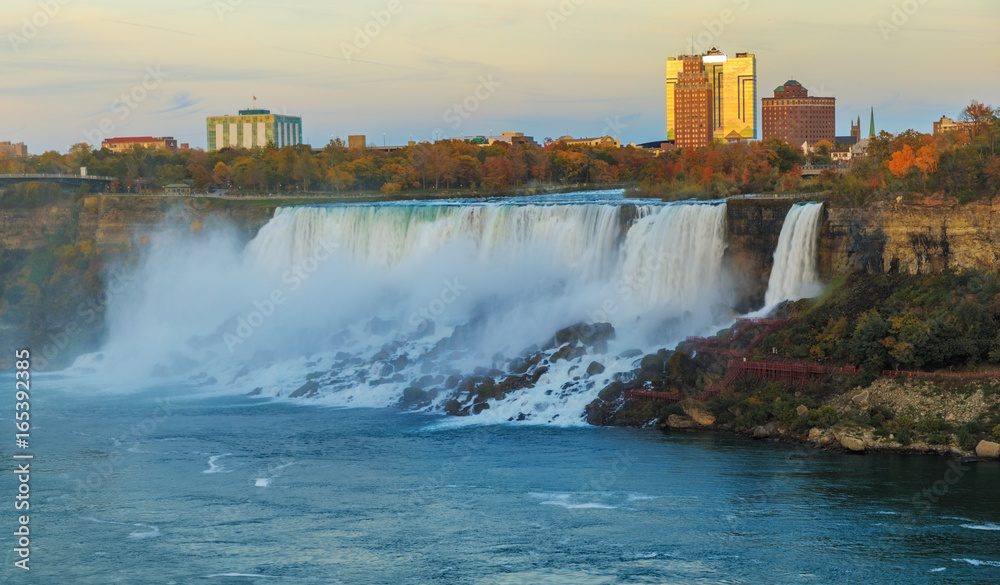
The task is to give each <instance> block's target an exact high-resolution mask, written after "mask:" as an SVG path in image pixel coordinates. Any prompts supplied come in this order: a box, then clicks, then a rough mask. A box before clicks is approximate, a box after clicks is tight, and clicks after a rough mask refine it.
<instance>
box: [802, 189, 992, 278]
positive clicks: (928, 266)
mask: <svg viewBox="0 0 1000 585" xmlns="http://www.w3.org/2000/svg"><path fill="white" fill-rule="evenodd" d="M998 212H1000V204H998V203H992V202H989V201H983V202H975V203H968V204H965V205H959V204H958V202H957V201H955V200H953V199H950V200H949V199H932V198H928V199H924V200H922V201H918V202H912V203H903V202H894V203H877V204H872V205H868V206H866V207H864V208H862V209H838V208H834V209H827V210H825V217H824V221H823V228H822V233H821V235H820V238H821V243H820V258H819V267H820V275H821V277H822V278H823V279H824V280H830V279H832V278H834V277H835V276H836V275H837V274H840V273H842V272H844V271H847V270H851V271H860V272H905V273H911V274H926V273H933V272H941V271H943V270H946V269H959V270H960V269H963V268H987V267H991V266H993V265H994V264H996V263H997V262H998V261H1000V230H998V228H997V226H998V222H997V219H998Z"/></svg>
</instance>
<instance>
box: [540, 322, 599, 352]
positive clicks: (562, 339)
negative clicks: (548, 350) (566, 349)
mask: <svg viewBox="0 0 1000 585" xmlns="http://www.w3.org/2000/svg"><path fill="white" fill-rule="evenodd" d="M614 338H615V328H614V327H612V326H611V323H583V322H581V323H577V324H576V325H572V326H570V327H566V328H565V329H560V330H559V331H557V332H556V336H555V338H554V339H553V340H552V343H551V345H564V344H567V343H581V344H583V345H585V346H588V345H595V344H598V343H602V342H603V343H605V344H606V343H607V342H608V341H610V340H612V339H614Z"/></svg>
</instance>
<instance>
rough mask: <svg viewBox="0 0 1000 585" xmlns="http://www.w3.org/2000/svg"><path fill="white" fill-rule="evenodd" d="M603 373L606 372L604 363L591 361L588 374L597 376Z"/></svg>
mask: <svg viewBox="0 0 1000 585" xmlns="http://www.w3.org/2000/svg"><path fill="white" fill-rule="evenodd" d="M603 373H604V365H603V364H600V363H598V362H590V365H589V366H587V375H590V376H596V375H598V374H603Z"/></svg>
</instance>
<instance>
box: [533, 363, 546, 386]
mask: <svg viewBox="0 0 1000 585" xmlns="http://www.w3.org/2000/svg"><path fill="white" fill-rule="evenodd" d="M548 371H549V368H548V367H547V366H542V367H540V368H538V369H537V370H535V373H533V374H531V385H532V386H534V385H535V384H537V383H538V381H539V380H541V379H542V376H544V375H545V374H546V373H548Z"/></svg>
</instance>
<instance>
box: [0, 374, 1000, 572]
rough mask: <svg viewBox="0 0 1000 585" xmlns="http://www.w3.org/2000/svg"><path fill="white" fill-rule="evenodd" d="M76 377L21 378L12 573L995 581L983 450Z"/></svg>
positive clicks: (4, 537)
mask: <svg viewBox="0 0 1000 585" xmlns="http://www.w3.org/2000/svg"><path fill="white" fill-rule="evenodd" d="M69 384H70V381H66V380H60V379H58V378H55V377H48V378H39V379H38V380H36V382H35V386H34V388H35V392H34V396H33V408H32V413H33V416H32V422H33V424H34V427H33V431H32V440H33V443H32V449H31V450H32V452H33V453H34V454H35V456H36V459H35V461H34V463H33V468H32V469H33V475H32V484H31V487H32V498H33V499H32V524H31V528H32V557H31V566H32V570H31V572H30V574H26V573H24V572H23V571H21V570H19V569H14V568H13V562H14V560H15V558H14V554H13V553H12V552H11V551H12V548H13V546H14V545H13V537H12V536H11V532H12V530H10V528H11V527H13V526H14V522H15V519H14V511H13V505H12V500H13V494H14V493H15V490H16V485H15V483H14V481H13V480H12V477H10V476H11V475H12V474H10V473H7V474H4V477H3V479H2V480H0V493H2V494H4V498H3V499H4V500H11V504H10V505H4V506H3V508H2V512H0V522H2V524H3V526H4V529H3V530H2V531H0V545H2V547H3V549H4V550H6V551H7V552H6V553H5V555H4V558H5V559H6V560H5V562H4V565H3V568H2V569H0V581H2V582H3V583H22V582H23V583H45V584H62V583H68V584H76V583H79V584H89V583H95V584H98V583H99V584H106V583H144V584H146V583H164V584H167V583H177V584H188V583H191V584H200V583H228V584H245V583H255V584H256V583H294V584H312V583H317V584H319V583H323V584H329V583H352V584H353V583H357V584H370V583H385V584H408V583H414V584H416V583H456V584H458V583H461V584H465V583H469V584H472V583H501V584H514V583H518V584H519V583H525V584H533V583H566V584H590V583H600V584H604V583H678V584H679V583H684V584H687V583H691V584H695V583H698V584H703V583H823V584H834V583H838V584H839V583H844V584H855V583H867V584H877V583H984V584H985V583H998V582H1000V546H998V543H997V538H998V536H1000V501H998V498H997V496H996V494H997V491H996V487H997V485H998V482H1000V465H998V464H997V463H969V464H965V465H964V466H963V467H960V468H958V471H956V472H955V473H957V474H960V478H959V480H958V481H957V482H954V483H953V485H947V483H940V484H938V486H939V487H940V486H947V494H945V495H944V496H942V497H941V498H940V499H939V501H938V502H937V503H934V504H932V503H930V502H929V501H925V502H924V504H922V505H917V504H915V503H914V496H915V495H917V494H919V493H920V492H922V491H923V490H926V489H933V486H935V482H944V478H946V477H948V478H950V479H954V477H955V476H954V474H953V475H947V472H948V469H949V467H948V465H949V463H950V462H949V461H948V460H945V459H941V458H929V457H927V458H925V457H903V456H851V455H845V454H840V453H827V452H823V451H817V450H812V449H806V448H800V447H796V446H792V445H785V444H778V443H763V442H753V441H749V440H744V439H740V438H735V437H727V436H719V435H701V434H672V435H666V434H662V433H660V432H657V431H652V430H639V429H607V428H554V427H545V426H513V425H509V426H507V425H501V426H487V427H464V428H447V427H443V426H442V424H441V422H442V420H443V419H442V418H439V417H437V416H433V415H427V414H413V413H403V412H398V411H394V410H372V409H353V410H350V409H348V410H337V409H328V408H320V407H316V406H297V405H291V404H288V403H282V402H274V401H269V400H265V399H256V398H249V397H203V396H198V395H197V394H196V393H195V391H193V390H192V389H177V388H160V389H154V390H149V391H145V392H143V393H139V394H128V395H120V394H119V395H116V394H87V393H83V392H82V391H72V390H67V389H65V387H67V385H69ZM60 387H63V389H60ZM164 399H166V402H164ZM0 408H2V410H0V413H3V420H0V425H3V427H5V428H6V427H8V426H10V425H11V423H12V421H11V420H10V417H9V416H8V415H7V413H10V412H12V411H13V405H12V404H11V403H10V400H9V399H8V397H5V398H4V399H3V402H2V404H0ZM9 442H10V441H6V440H5V441H3V453H4V456H5V457H7V459H8V460H10V451H11V446H10V445H8V443H9ZM8 495H9V496H10V497H7V496H8ZM935 498H936V496H935Z"/></svg>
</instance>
